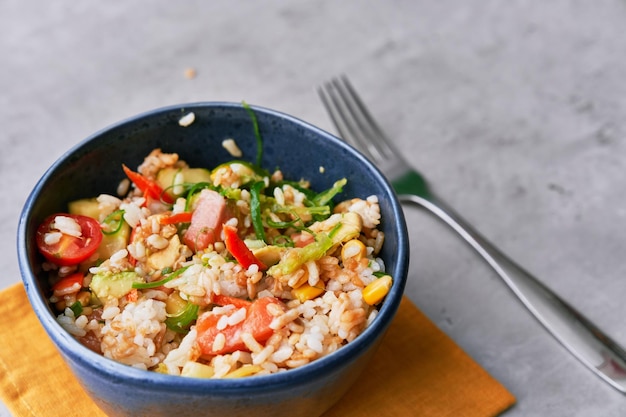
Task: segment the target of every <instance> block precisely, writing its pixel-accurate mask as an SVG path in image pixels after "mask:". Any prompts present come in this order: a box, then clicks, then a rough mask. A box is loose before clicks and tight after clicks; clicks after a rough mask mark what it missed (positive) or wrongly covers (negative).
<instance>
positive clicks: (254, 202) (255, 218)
mask: <svg viewBox="0 0 626 417" xmlns="http://www.w3.org/2000/svg"><path fill="white" fill-rule="evenodd" d="M263 187H265V183H264V182H263V181H257V182H255V183H254V184H252V187H250V216H251V217H252V226H253V227H254V232H255V233H256V238H257V239H259V240H262V241H263V242H265V229H264V228H263V219H262V218H261V190H262V189H263Z"/></svg>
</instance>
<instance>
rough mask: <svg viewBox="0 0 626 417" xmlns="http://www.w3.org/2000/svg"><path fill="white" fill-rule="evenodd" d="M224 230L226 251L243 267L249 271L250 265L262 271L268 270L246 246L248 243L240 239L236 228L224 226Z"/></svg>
mask: <svg viewBox="0 0 626 417" xmlns="http://www.w3.org/2000/svg"><path fill="white" fill-rule="evenodd" d="M222 230H223V232H224V237H225V239H224V243H225V244H226V249H228V252H230V254H231V255H233V257H234V258H235V259H236V260H237V262H239V263H240V264H241V266H243V267H244V268H246V269H247V268H248V267H249V266H250V265H258V267H259V269H260V270H261V271H264V270H266V269H267V266H265V264H264V263H263V262H261V261H260V260H258V259H257V257H256V256H254V254H253V253H252V251H251V250H250V249H249V248H248V247H247V246H246V243H245V242H244V241H243V240H242V239H241V238H240V237H239V235H238V234H237V229H236V228H235V227H232V226H224V227H223V229H222Z"/></svg>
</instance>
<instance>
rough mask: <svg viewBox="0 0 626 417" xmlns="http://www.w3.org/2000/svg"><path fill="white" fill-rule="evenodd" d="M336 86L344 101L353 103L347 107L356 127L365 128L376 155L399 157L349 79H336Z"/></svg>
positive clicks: (342, 77) (364, 130)
mask: <svg viewBox="0 0 626 417" xmlns="http://www.w3.org/2000/svg"><path fill="white" fill-rule="evenodd" d="M334 85H335V87H336V88H337V90H338V91H339V94H340V95H341V96H342V98H343V99H344V101H345V102H346V103H351V105H348V106H347V107H348V110H349V111H350V113H351V115H352V117H353V118H354V119H355V123H356V125H357V126H361V127H362V128H363V133H364V134H365V135H366V136H367V137H368V138H369V139H370V140H369V141H368V142H369V143H370V146H371V147H373V148H374V149H375V152H376V154H378V156H379V157H380V158H392V157H398V156H399V153H398V152H396V151H395V149H394V148H393V145H392V144H391V141H390V140H389V139H388V138H387V135H386V134H385V133H384V131H383V130H382V129H381V127H380V126H379V125H378V122H376V119H374V117H373V116H372V115H371V113H370V111H369V110H368V108H367V106H366V105H365V103H364V102H363V100H362V99H361V98H360V96H359V94H358V93H357V92H356V90H355V89H354V87H353V86H352V83H351V82H350V81H349V80H348V77H347V76H345V75H341V76H340V77H339V78H336V79H335V84H334ZM365 132H366V133H365Z"/></svg>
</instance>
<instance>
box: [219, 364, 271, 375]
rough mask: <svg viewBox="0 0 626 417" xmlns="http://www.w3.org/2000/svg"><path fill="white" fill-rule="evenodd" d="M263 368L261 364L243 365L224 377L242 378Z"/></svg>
mask: <svg viewBox="0 0 626 417" xmlns="http://www.w3.org/2000/svg"><path fill="white" fill-rule="evenodd" d="M262 370H263V367H261V365H243V366H242V367H241V368H239V369H235V370H234V371H232V372H229V373H227V374H226V375H224V378H241V377H244V376H250V375H254V374H256V373H259V372H261V371H262Z"/></svg>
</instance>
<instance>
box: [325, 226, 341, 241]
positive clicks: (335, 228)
mask: <svg viewBox="0 0 626 417" xmlns="http://www.w3.org/2000/svg"><path fill="white" fill-rule="evenodd" d="M341 226H342V224H341V223H337V224H336V225H335V227H333V228H332V229H331V231H330V232H329V233H328V236H329V237H330V238H332V237H333V236H335V233H337V231H338V230H339V229H341Z"/></svg>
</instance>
